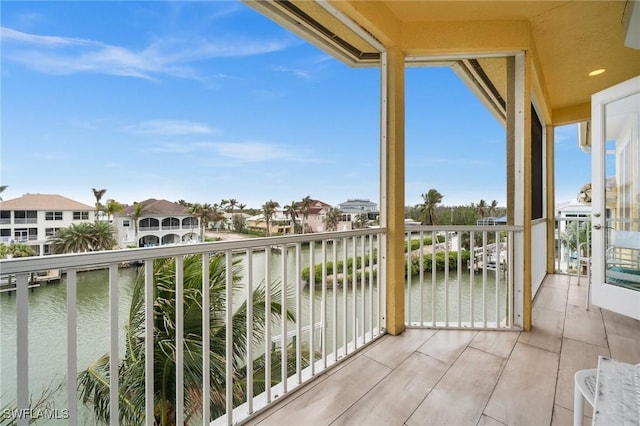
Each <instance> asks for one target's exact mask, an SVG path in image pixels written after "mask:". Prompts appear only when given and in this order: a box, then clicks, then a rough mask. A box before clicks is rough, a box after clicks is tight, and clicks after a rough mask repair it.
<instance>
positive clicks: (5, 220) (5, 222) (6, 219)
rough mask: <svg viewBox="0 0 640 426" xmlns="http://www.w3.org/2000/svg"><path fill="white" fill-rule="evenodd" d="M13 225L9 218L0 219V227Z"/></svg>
mask: <svg viewBox="0 0 640 426" xmlns="http://www.w3.org/2000/svg"><path fill="white" fill-rule="evenodd" d="M10 223H11V219H10V218H7V217H3V218H0V225H8V224H10Z"/></svg>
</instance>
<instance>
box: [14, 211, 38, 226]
mask: <svg viewBox="0 0 640 426" xmlns="http://www.w3.org/2000/svg"><path fill="white" fill-rule="evenodd" d="M13 217H14V221H15V223H38V212H37V211H35V210H16V211H15V212H13Z"/></svg>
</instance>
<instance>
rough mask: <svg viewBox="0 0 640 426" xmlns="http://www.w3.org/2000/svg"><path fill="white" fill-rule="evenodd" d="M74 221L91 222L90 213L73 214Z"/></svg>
mask: <svg viewBox="0 0 640 426" xmlns="http://www.w3.org/2000/svg"><path fill="white" fill-rule="evenodd" d="M73 220H89V212H73Z"/></svg>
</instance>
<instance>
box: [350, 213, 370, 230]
mask: <svg viewBox="0 0 640 426" xmlns="http://www.w3.org/2000/svg"><path fill="white" fill-rule="evenodd" d="M368 222H369V216H368V215H367V214H366V213H360V214H357V215H356V217H355V220H354V221H353V224H354V227H355V228H356V229H362V228H365V227H366V226H367V223H368Z"/></svg>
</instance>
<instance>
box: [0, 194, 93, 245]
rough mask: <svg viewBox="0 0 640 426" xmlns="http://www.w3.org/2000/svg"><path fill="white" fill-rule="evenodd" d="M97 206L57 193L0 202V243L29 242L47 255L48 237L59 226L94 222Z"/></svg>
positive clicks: (30, 195)
mask: <svg viewBox="0 0 640 426" xmlns="http://www.w3.org/2000/svg"><path fill="white" fill-rule="evenodd" d="M95 214H96V209H95V208H94V207H91V206H89V205H87V204H83V203H80V202H78V201H75V200H72V199H70V198H66V197H63V196H62V195H57V194H25V195H23V196H22V197H19V198H14V199H12V200H6V201H2V202H0V242H1V243H5V244H11V243H24V244H28V245H29V246H31V248H33V250H34V251H35V252H36V253H37V254H39V255H46V254H50V252H49V244H48V240H49V238H50V237H53V236H55V234H56V232H57V231H58V229H60V228H66V227H68V226H70V225H71V224H76V223H81V222H93V221H95Z"/></svg>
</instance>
